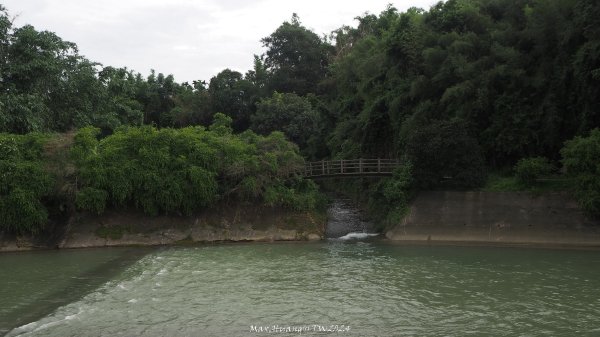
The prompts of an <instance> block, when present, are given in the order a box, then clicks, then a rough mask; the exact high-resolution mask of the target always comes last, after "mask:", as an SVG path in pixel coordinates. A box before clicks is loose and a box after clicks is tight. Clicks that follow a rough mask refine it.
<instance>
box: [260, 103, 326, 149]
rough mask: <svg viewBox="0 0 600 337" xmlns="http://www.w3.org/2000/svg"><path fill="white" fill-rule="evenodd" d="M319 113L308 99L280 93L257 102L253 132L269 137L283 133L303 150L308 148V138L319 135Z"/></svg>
mask: <svg viewBox="0 0 600 337" xmlns="http://www.w3.org/2000/svg"><path fill="white" fill-rule="evenodd" d="M318 123H319V112H318V111H317V110H316V109H315V108H313V106H312V105H311V102H310V100H309V98H304V97H301V96H298V95H296V94H292V93H287V94H280V93H277V92H275V93H274V94H273V97H271V98H265V99H263V100H261V101H260V102H259V103H257V109H256V114H255V115H253V116H252V130H254V131H256V132H258V133H261V134H268V133H270V132H273V131H277V130H279V131H283V133H285V135H286V136H287V137H288V138H289V139H290V140H291V141H293V142H295V143H296V144H298V146H300V147H301V148H306V147H307V146H308V143H309V139H310V138H311V137H313V136H314V135H315V134H317V133H318Z"/></svg>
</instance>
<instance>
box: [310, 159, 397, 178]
mask: <svg viewBox="0 0 600 337" xmlns="http://www.w3.org/2000/svg"><path fill="white" fill-rule="evenodd" d="M400 165H401V164H400V161H398V160H397V159H351V160H345V159H343V160H323V161H314V162H307V163H306V164H305V165H304V172H303V174H302V175H303V176H304V177H305V178H325V177H348V176H391V175H392V172H394V170H395V169H396V168H398V167H400Z"/></svg>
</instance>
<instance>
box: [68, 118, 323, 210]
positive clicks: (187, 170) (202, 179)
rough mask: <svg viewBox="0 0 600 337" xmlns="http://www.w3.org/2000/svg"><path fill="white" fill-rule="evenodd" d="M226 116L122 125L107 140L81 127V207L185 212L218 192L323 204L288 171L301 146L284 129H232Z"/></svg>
mask: <svg viewBox="0 0 600 337" xmlns="http://www.w3.org/2000/svg"><path fill="white" fill-rule="evenodd" d="M230 122H231V121H230V119H229V117H227V116H225V115H223V114H217V115H216V116H215V123H214V124H213V125H212V126H211V128H210V130H206V129H204V128H203V127H187V128H183V129H169V128H163V129H160V130H157V129H156V128H154V127H151V126H144V127H124V128H120V129H118V130H117V131H116V132H115V133H114V134H113V135H110V136H108V137H106V138H103V139H102V140H98V139H96V137H97V135H98V130H97V129H94V128H84V129H81V130H80V131H79V133H78V134H77V136H76V137H75V140H74V145H73V149H72V156H73V159H74V160H75V162H76V165H77V168H78V177H79V182H80V184H79V185H80V186H79V187H80V191H79V192H78V194H77V200H76V204H77V206H78V207H79V208H80V209H86V210H90V211H93V212H96V213H101V212H102V211H103V210H104V208H105V207H108V206H117V207H129V206H133V207H137V208H140V209H142V210H143V211H144V212H145V213H148V214H152V215H154V214H158V213H173V212H174V213H183V214H190V213H191V212H192V211H194V210H198V209H201V208H203V207H206V206H209V205H211V204H212V203H214V202H215V201H216V200H219V199H230V198H234V199H237V200H242V201H252V202H261V201H262V202H264V203H266V204H269V205H277V206H283V207H289V208H293V209H298V210H300V209H311V208H314V207H316V205H317V204H319V200H318V195H319V194H318V188H317V187H316V185H314V183H313V182H312V181H305V180H302V179H299V178H298V179H290V178H293V177H294V176H295V172H298V171H299V170H300V168H302V167H303V164H304V161H303V159H302V157H300V155H299V154H298V147H297V146H296V145H295V144H293V143H291V142H289V141H287V140H286V139H285V136H284V135H283V133H281V132H273V133H271V134H270V135H268V136H259V135H256V134H254V133H253V132H252V131H247V132H244V133H242V134H239V135H235V134H232V133H231V132H230V128H228V125H229V124H230Z"/></svg>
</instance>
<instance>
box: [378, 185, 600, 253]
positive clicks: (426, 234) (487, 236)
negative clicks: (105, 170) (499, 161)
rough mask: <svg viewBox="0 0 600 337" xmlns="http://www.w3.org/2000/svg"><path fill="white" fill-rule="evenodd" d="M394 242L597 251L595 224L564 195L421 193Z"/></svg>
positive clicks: (599, 230) (599, 231) (390, 234)
mask: <svg viewBox="0 0 600 337" xmlns="http://www.w3.org/2000/svg"><path fill="white" fill-rule="evenodd" d="M385 235H386V237H387V238H388V239H389V240H391V241H393V242H400V243H426V244H440V243H442V244H444V243H445V244H457V245H472V244H477V245H534V246H553V247H584V248H585V247H600V223H599V221H598V220H594V219H591V218H589V217H588V216H586V214H585V213H584V212H583V211H582V210H581V209H580V208H579V206H578V205H577V203H576V202H575V201H574V200H572V199H571V198H570V197H569V196H568V195H566V194H564V193H547V194H543V195H539V196H533V195H531V194H530V193H525V192H481V191H468V192H455V191H433V192H431V191H430V192H421V193H419V195H418V196H417V198H416V199H415V200H414V201H413V202H412V204H411V206H410V208H409V211H408V214H407V215H406V216H405V217H404V219H403V220H402V221H401V223H399V224H397V225H396V226H394V227H393V228H391V229H390V230H388V231H387V232H386V233H385Z"/></svg>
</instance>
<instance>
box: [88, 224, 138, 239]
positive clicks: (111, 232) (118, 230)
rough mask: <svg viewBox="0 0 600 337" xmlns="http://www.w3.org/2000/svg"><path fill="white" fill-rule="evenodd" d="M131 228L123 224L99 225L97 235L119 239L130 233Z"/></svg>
mask: <svg viewBox="0 0 600 337" xmlns="http://www.w3.org/2000/svg"><path fill="white" fill-rule="evenodd" d="M129 232H130V230H129V229H128V228H125V227H123V226H110V227H105V226H102V227H99V228H98V229H96V236H98V237H101V238H103V239H111V240H118V239H120V238H122V237H123V234H125V233H129Z"/></svg>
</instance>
